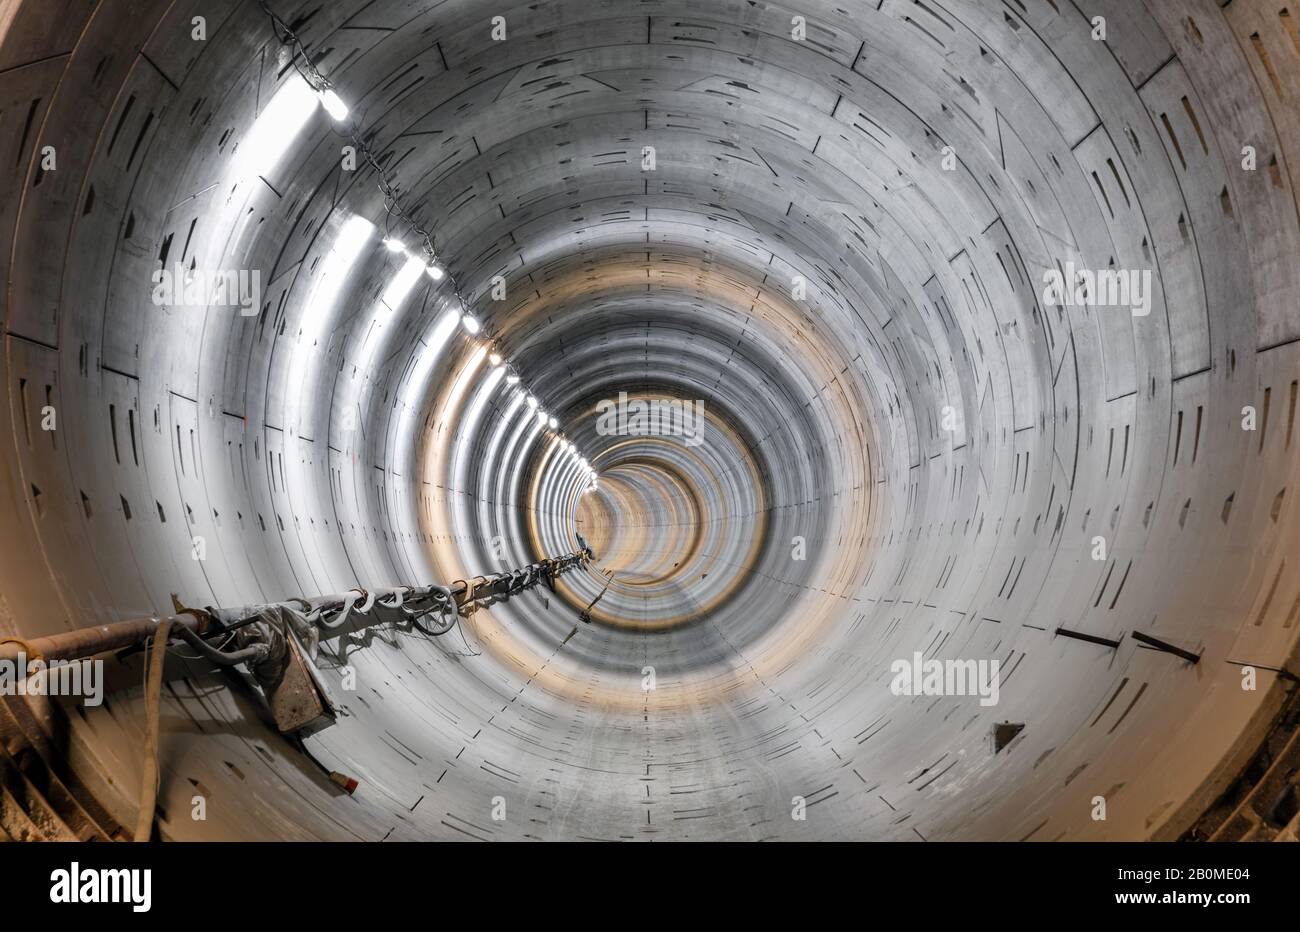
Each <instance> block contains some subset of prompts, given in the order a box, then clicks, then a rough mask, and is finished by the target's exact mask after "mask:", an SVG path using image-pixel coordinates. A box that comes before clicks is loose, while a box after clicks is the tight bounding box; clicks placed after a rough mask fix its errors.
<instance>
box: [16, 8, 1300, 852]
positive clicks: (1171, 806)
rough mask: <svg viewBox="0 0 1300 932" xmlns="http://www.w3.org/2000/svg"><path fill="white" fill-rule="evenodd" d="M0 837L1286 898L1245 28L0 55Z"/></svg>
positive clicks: (656, 16) (1299, 511)
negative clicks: (1175, 858) (1031, 878)
mask: <svg viewBox="0 0 1300 932" xmlns="http://www.w3.org/2000/svg"><path fill="white" fill-rule="evenodd" d="M0 126H2V127H3V131H0V164H3V179H0V266H3V292H2V294H3V298H2V303H0V318H2V319H3V361H2V362H0V376H2V379H3V381H2V385H3V399H4V404H3V405H2V406H0V528H3V538H2V540H0V639H2V642H0V838H12V839H41V838H53V839H65V838H76V839H83V840H84V839H121V840H126V839H130V838H132V837H134V838H137V839H139V838H146V839H147V838H155V839H163V840H180V841H184V840H199V839H232V840H233V839H254V840H272V839H280V840H321V839H323V840H381V839H389V840H467V839H471V838H476V839H486V840H513V841H518V840H525V839H539V840H578V839H609V840H619V839H626V840H738V841H739V840H767V839H773V840H777V839H779V840H787V839H789V840H898V841H922V840H925V841H948V840H1010V841H1015V840H1033V841H1052V840H1065V841H1076V840H1171V839H1179V838H1191V839H1208V838H1229V839H1292V840H1294V839H1295V837H1296V833H1297V817H1296V812H1297V803H1296V799H1297V790H1296V777H1295V775H1296V773H1297V769H1298V768H1300V743H1298V742H1300V739H1297V738H1296V722H1297V715H1296V704H1295V703H1294V702H1293V701H1292V697H1293V693H1294V692H1295V685H1296V682H1297V679H1296V676H1297V674H1298V673H1300V658H1298V657H1297V642H1298V639H1300V572H1298V570H1300V546H1298V544H1300V507H1298V505H1297V497H1298V493H1300V488H1297V484H1298V483H1300V457H1298V456H1297V451H1298V450H1300V437H1297V436H1296V406H1297V385H1298V381H1300V219H1298V216H1300V215H1298V212H1297V199H1296V183H1297V181H1300V177H1298V174H1297V173H1298V172H1300V167H1298V166H1300V3H1296V2H1294V0H1231V2H1221V0H1145V2H1138V0H789V2H788V3H787V2H781V3H768V2H763V0H639V2H634V0H543V2H530V3H516V2H513V0H500V2H496V0H492V2H489V0H442V2H434V0H328V2H325V0H175V2H162V0H10V2H7V3H5V4H3V5H0Z"/></svg>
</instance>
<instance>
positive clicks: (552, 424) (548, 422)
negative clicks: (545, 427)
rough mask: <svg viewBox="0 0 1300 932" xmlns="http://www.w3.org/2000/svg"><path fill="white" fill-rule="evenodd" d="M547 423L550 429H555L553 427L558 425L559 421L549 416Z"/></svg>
mask: <svg viewBox="0 0 1300 932" xmlns="http://www.w3.org/2000/svg"><path fill="white" fill-rule="evenodd" d="M547 424H549V425H550V428H551V430H555V428H556V427H557V426H558V425H559V422H558V421H557V420H555V418H551V419H550V420H549V421H547Z"/></svg>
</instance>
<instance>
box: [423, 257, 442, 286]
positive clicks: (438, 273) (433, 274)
mask: <svg viewBox="0 0 1300 932" xmlns="http://www.w3.org/2000/svg"><path fill="white" fill-rule="evenodd" d="M425 271H426V272H428V273H429V277H430V278H432V279H433V280H434V281H435V282H440V281H442V279H443V276H444V275H446V274H447V273H446V272H444V271H443V270H442V269H441V268H440V267H439V266H437V265H434V264H433V263H432V262H430V263H429V265H428V266H427V267H426V268H425Z"/></svg>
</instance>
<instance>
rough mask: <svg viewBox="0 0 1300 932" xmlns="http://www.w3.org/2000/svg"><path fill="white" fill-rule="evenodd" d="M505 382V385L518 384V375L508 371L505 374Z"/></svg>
mask: <svg viewBox="0 0 1300 932" xmlns="http://www.w3.org/2000/svg"><path fill="white" fill-rule="evenodd" d="M506 384H507V385H518V384H519V376H517V375H515V374H514V373H513V372H512V373H510V374H509V375H508V376H506Z"/></svg>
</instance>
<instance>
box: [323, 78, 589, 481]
mask: <svg viewBox="0 0 1300 932" xmlns="http://www.w3.org/2000/svg"><path fill="white" fill-rule="evenodd" d="M316 96H317V98H318V99H319V101H320V104H321V106H322V107H323V108H324V110H325V112H326V113H328V114H329V115H330V117H331V118H332V119H333V120H334V121H335V122H338V123H342V122H343V121H344V120H346V119H347V118H348V113H349V112H350V111H349V109H348V105H347V104H345V103H344V102H343V99H342V98H341V97H339V95H338V94H337V93H336V92H335V91H334V90H333V88H324V89H323V90H318V91H317V92H316ZM383 243H384V247H385V248H386V249H387V250H388V251H389V252H391V253H396V254H400V255H404V256H407V257H408V258H413V257H411V256H410V253H409V252H408V250H407V248H406V244H405V243H403V242H402V241H401V240H400V239H398V238H397V237H394V236H388V237H385V238H384V241H383ZM424 271H425V274H427V275H428V276H429V278H431V279H432V280H433V281H435V282H440V281H442V280H443V278H445V277H446V274H447V273H446V272H445V271H444V270H443V268H442V267H441V266H440V265H438V264H437V263H436V262H428V263H426V264H425V267H424ZM460 323H461V326H462V327H464V328H465V331H466V332H467V333H468V334H469V335H470V336H471V337H474V336H478V334H479V333H480V332H481V331H482V330H483V325H482V324H480V323H479V322H478V320H477V319H476V318H475V317H474V316H473V315H472V314H470V313H468V312H466V313H463V314H462V315H461V318H460ZM488 362H489V363H490V364H491V365H492V368H493V369H499V368H501V367H502V366H506V365H507V363H506V362H505V360H504V359H503V358H502V357H501V354H499V353H492V354H490V355H489V356H488ZM505 380H506V384H507V385H510V386H512V387H513V386H518V384H519V382H520V378H519V374H518V373H517V372H514V371H508V372H507V374H506V377H505ZM520 390H521V391H525V397H524V402H525V403H526V404H527V405H528V408H529V410H530V411H533V412H535V413H536V415H537V420H538V422H539V423H541V424H543V425H545V426H547V427H549V428H550V429H551V430H552V431H558V430H559V422H558V421H557V420H556V419H555V417H554V416H553V415H549V414H547V413H546V411H545V410H544V409H542V408H541V407H540V402H538V400H537V398H536V397H534V396H533V395H532V394H531V393H528V392H527V391H526V390H525V389H520ZM559 440H560V449H561V450H562V451H563V452H564V453H567V454H569V455H571V456H574V457H576V458H577V460H578V465H579V466H581V467H582V468H583V470H584V471H585V472H586V473H587V478H588V480H589V481H590V483H591V487H592V488H594V487H595V486H596V470H595V469H593V468H592V467H591V465H590V464H589V463H588V462H587V459H586V457H584V456H581V455H580V454H579V453H578V449H577V447H576V446H575V445H574V444H573V442H572V441H571V440H569V439H568V438H567V437H565V436H563V435H562V434H561V435H560V436H559Z"/></svg>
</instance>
